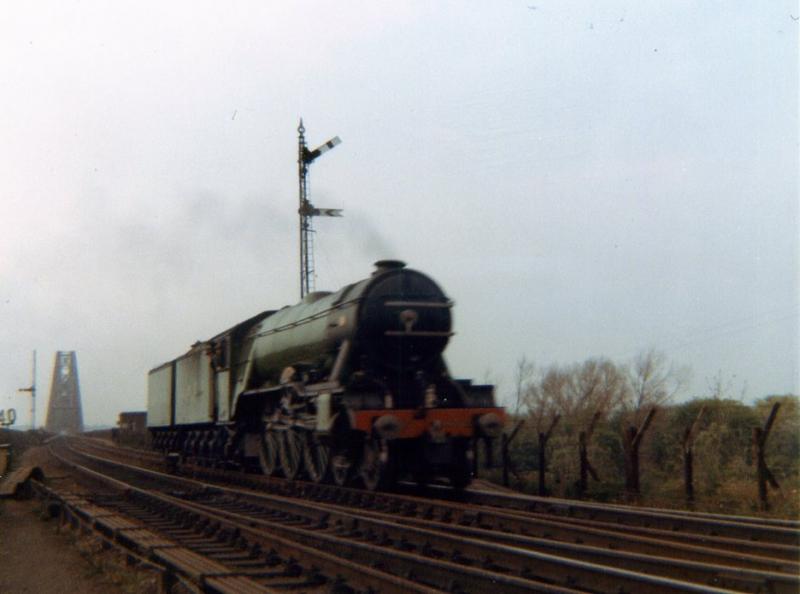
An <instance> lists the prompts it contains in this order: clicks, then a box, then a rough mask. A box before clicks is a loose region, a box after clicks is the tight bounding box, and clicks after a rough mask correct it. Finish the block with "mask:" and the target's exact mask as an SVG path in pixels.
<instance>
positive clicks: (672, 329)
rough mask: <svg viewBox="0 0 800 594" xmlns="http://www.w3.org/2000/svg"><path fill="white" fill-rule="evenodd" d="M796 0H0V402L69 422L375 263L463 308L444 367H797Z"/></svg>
mask: <svg viewBox="0 0 800 594" xmlns="http://www.w3.org/2000/svg"><path fill="white" fill-rule="evenodd" d="M798 17H800V9H798V5H797V2H787V1H783V0H774V1H772V2H765V3H762V2H750V3H742V2H696V1H691V2H689V1H675V2H655V1H638V2H617V1H609V2H563V1H559V2H555V1H549V0H522V1H513V2H512V1H509V2H464V1H462V2H404V1H399V2H398V1H394V2H363V3H356V2H341V1H339V2H263V1H257V2H255V1H254V2H198V1H192V2H163V1H162V2H143V1H141V0H137V1H136V2H113V3H109V2H91V1H79V2H64V1H58V2H56V1H52V2H47V1H43V2H36V1H31V2H8V3H6V4H5V6H4V9H3V18H2V19H0V84H2V91H0V205H2V217H1V218H0V325H1V326H2V332H0V353H2V357H0V408H6V407H9V406H15V407H16V408H17V409H18V411H19V420H18V423H20V424H27V423H28V422H29V415H28V412H27V409H28V403H27V400H26V398H27V397H26V396H24V395H22V394H17V392H16V390H17V388H19V387H22V386H25V385H28V384H29V382H30V353H31V351H32V350H33V349H38V352H39V364H40V368H39V375H38V382H39V390H40V395H41V396H43V398H41V399H40V406H39V421H40V422H43V421H44V418H45V415H44V413H45V410H46V396H47V395H49V389H50V378H51V373H52V368H53V357H54V353H55V351H56V350H76V351H77V353H78V366H79V374H80V381H81V388H82V396H83V406H84V418H85V421H86V422H87V423H105V422H113V421H114V420H115V419H116V415H117V413H118V412H119V411H120V410H136V409H143V408H144V407H145V391H146V389H145V385H146V384H145V379H146V373H147V371H148V369H150V368H151V367H153V366H155V365H157V364H159V363H161V362H163V361H166V360H167V359H170V358H174V357H175V356H177V355H179V354H181V353H182V352H184V351H185V350H186V349H187V348H188V346H189V345H190V344H191V343H192V342H194V341H195V340H197V339H204V338H208V337H209V336H211V335H213V334H216V333H217V332H219V331H221V330H223V329H225V328H227V327H229V326H231V325H233V324H235V323H237V322H239V321H241V320H243V319H245V318H247V317H249V316H251V315H253V314H255V313H257V312H259V311H261V310H264V309H272V308H277V307H280V306H282V305H285V304H290V303H294V302H295V301H297V299H298V293H299V290H298V285H299V281H298V278H297V277H298V254H297V166H296V158H297V152H296V151H297V146H296V144H297V131H296V128H297V124H298V119H299V118H300V117H301V116H302V117H303V118H304V121H305V124H306V128H307V137H308V140H309V144H311V145H313V146H316V145H318V144H320V143H322V142H324V141H325V140H327V139H328V138H330V137H331V136H334V135H339V136H340V137H341V138H342V141H343V143H342V144H341V145H340V146H338V147H336V149H335V150H333V151H331V152H330V153H328V154H326V155H325V156H324V157H322V158H320V159H319V161H317V162H315V163H314V165H313V167H312V169H311V178H310V189H311V199H312V201H313V202H314V203H315V205H316V206H319V207H338V208H343V209H344V215H345V216H344V218H342V219H325V220H322V219H318V220H316V222H315V226H316V229H317V231H318V232H317V238H316V240H317V241H316V255H317V259H316V261H317V269H318V278H317V288H319V289H336V288H339V287H340V286H342V285H344V284H346V283H349V282H352V281H354V280H357V279H360V278H363V277H364V276H366V275H367V274H369V272H370V271H371V269H372V263H373V262H374V261H375V260H378V259H381V258H386V257H395V258H399V259H402V260H405V261H406V262H407V263H408V264H409V266H412V267H414V268H416V269H419V270H422V271H424V272H427V273H429V274H430V275H431V276H432V277H433V278H434V279H436V280H437V281H438V282H439V283H440V284H441V285H442V287H443V288H444V290H445V291H446V292H447V293H448V295H449V296H450V297H451V298H452V299H453V300H454V301H455V303H456V308H455V310H454V314H455V330H456V331H457V335H456V337H455V338H454V339H453V341H452V343H451V345H450V347H449V349H448V353H447V358H448V361H449V363H450V365H451V367H452V369H453V371H454V373H455V374H457V375H458V376H461V377H471V378H476V379H478V380H484V379H486V378H487V377H489V378H492V379H494V380H496V381H499V385H500V393H501V395H506V394H507V393H508V392H509V391H510V390H511V384H512V377H513V368H514V364H515V362H516V361H517V360H518V359H519V358H520V357H521V356H522V355H527V357H528V358H529V359H532V360H534V361H535V362H536V364H537V365H539V366H540V367H546V366H548V365H551V364H554V363H560V364H567V363H573V362H579V361H583V360H585V359H587V358H589V357H597V356H606V357H610V358H612V359H613V360H615V361H618V362H621V363H624V362H626V361H629V360H631V358H632V357H634V356H635V355H636V354H637V353H639V352H641V351H643V350H645V349H650V348H655V349H658V350H660V351H663V352H664V353H665V355H666V356H667V357H668V358H669V360H670V361H671V362H673V363H674V364H675V365H676V366H688V367H689V368H690V369H691V371H692V376H691V378H692V379H691V382H690V383H689V384H688V385H687V388H686V390H685V392H684V393H682V394H681V398H690V397H693V396H698V395H703V394H707V393H708V391H709V386H710V384H711V383H712V382H713V379H714V378H716V377H721V378H723V379H724V381H725V382H726V384H727V385H729V386H730V390H731V394H730V395H732V396H737V397H738V396H740V395H742V394H743V395H744V398H745V399H747V400H752V399H755V398H759V397H762V396H764V395H766V394H772V393H787V392H794V393H798V392H800V380H799V379H798V318H799V314H798V230H799V228H798V163H799V159H798V24H799V23H798V21H797V18H798Z"/></svg>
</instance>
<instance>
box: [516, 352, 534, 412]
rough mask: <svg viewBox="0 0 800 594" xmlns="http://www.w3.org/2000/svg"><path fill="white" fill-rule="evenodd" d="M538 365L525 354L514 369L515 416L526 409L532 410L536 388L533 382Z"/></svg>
mask: <svg viewBox="0 0 800 594" xmlns="http://www.w3.org/2000/svg"><path fill="white" fill-rule="evenodd" d="M535 373H536V366H535V365H534V364H533V361H528V358H527V357H526V356H525V355H522V357H520V358H519V360H518V361H517V366H516V368H515V369H514V416H515V417H517V416H519V415H520V413H522V412H523V411H525V410H530V407H531V400H532V396H531V393H532V391H533V390H534V386H533V382H534V377H535Z"/></svg>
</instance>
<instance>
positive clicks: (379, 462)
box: [359, 437, 397, 491]
mask: <svg viewBox="0 0 800 594" xmlns="http://www.w3.org/2000/svg"><path fill="white" fill-rule="evenodd" d="M359 475H360V476H361V481H362V482H363V483H364V488H366V489H367V490H369V491H375V490H376V489H387V488H389V487H391V486H393V485H394V483H395V481H396V478H397V477H396V475H395V472H394V469H393V464H392V459H391V457H390V456H389V448H388V445H387V444H386V442H385V441H384V440H382V439H378V438H375V437H370V438H368V439H366V440H364V449H363V450H362V453H361V465H360V467H359Z"/></svg>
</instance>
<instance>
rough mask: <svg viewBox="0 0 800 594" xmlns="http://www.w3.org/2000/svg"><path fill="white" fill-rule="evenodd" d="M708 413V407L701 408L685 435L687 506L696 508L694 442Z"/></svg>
mask: <svg viewBox="0 0 800 594" xmlns="http://www.w3.org/2000/svg"><path fill="white" fill-rule="evenodd" d="M705 412H706V407H705V406H702V407H700V412H698V413H697V417H696V418H695V420H694V422H693V423H692V424H691V425H690V426H689V427H687V428H686V432H685V433H684V434H683V484H684V488H685V490H686V505H687V506H688V507H689V508H692V507H694V450H693V448H694V440H695V438H696V437H697V433H698V431H699V427H700V419H701V418H702V417H703V415H704V414H705Z"/></svg>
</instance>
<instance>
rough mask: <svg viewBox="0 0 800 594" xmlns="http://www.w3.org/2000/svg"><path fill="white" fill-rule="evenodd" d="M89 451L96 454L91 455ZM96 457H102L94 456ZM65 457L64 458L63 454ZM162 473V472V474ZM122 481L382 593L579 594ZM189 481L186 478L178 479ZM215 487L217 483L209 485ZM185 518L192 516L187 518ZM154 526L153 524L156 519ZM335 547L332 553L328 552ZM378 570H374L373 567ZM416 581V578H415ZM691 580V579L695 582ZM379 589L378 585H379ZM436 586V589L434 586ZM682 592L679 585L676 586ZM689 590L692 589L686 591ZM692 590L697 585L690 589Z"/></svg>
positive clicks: (139, 493) (134, 492) (133, 493)
mask: <svg viewBox="0 0 800 594" xmlns="http://www.w3.org/2000/svg"><path fill="white" fill-rule="evenodd" d="M82 455H83V456H87V457H91V455H89V454H82ZM94 458H96V457H94ZM61 459H62V460H63V457H61ZM98 460H99V462H100V463H106V464H109V465H115V466H117V468H118V469H121V470H122V471H123V472H130V473H132V474H140V475H148V478H149V479H150V480H170V481H172V482H175V481H174V479H175V477H172V476H170V475H164V474H161V473H157V472H155V471H152V470H146V469H143V468H139V467H131V466H128V465H125V464H123V463H121V462H112V461H110V460H102V459H98ZM64 462H65V463H67V464H69V465H70V466H71V467H73V468H74V469H75V470H76V471H78V472H81V473H83V474H86V475H88V476H91V477H93V478H94V479H96V480H100V481H102V480H104V479H105V478H106V477H107V475H105V474H103V473H100V472H98V471H95V470H92V469H90V468H88V467H86V466H83V465H81V464H78V463H75V462H71V461H68V460H64ZM157 475H161V476H157ZM111 481H115V482H116V483H117V484H120V483H121V484H124V485H126V487H125V490H126V492H127V494H128V496H129V497H133V498H135V499H136V500H138V501H145V502H148V503H149V504H150V505H152V506H155V507H159V506H161V507H164V506H168V507H170V508H172V509H173V510H180V511H181V512H182V513H184V514H190V515H193V516H194V518H193V519H192V520H191V522H192V523H196V522H198V521H201V520H200V518H205V519H207V520H208V521H210V522H213V523H214V524H216V525H222V526H224V528H225V529H226V530H227V531H230V532H234V533H236V534H237V535H239V536H240V537H242V538H245V539H247V540H248V541H249V542H257V543H259V544H260V545H261V546H262V547H264V548H265V549H267V550H268V549H269V547H271V546H272V547H275V548H279V547H280V548H282V549H287V548H289V549H291V548H292V547H294V549H295V551H294V552H293V554H292V555H293V556H295V557H297V556H301V557H303V556H306V557H307V556H309V555H310V554H311V552H313V554H315V555H317V557H319V556H321V557H322V558H326V557H327V558H328V563H327V567H326V569H329V570H330V571H335V569H336V563H337V562H338V563H340V564H344V565H345V566H346V565H347V564H350V565H352V566H353V567H354V568H358V569H360V570H362V571H364V572H367V571H372V572H375V573H378V574H381V575H382V576H383V579H384V580H386V579H388V578H391V580H393V582H391V587H390V586H389V585H387V584H383V585H382V586H381V587H378V588H375V591H378V592H387V593H388V592H412V591H414V592H431V591H439V590H445V591H455V592H476V593H483V592H488V591H491V590H493V589H494V590H497V589H499V590H500V591H502V592H509V593H510V594H513V593H517V592H519V593H523V592H541V593H542V594H577V592H578V590H574V589H573V588H568V587H562V586H559V585H556V584H546V583H540V582H537V581H535V580H532V579H526V578H524V577H517V576H512V575H504V574H502V573H497V572H493V571H489V570H486V569H483V568H480V567H470V566H464V565H459V564H457V563H454V562H451V561H447V560H441V559H435V558H428V557H427V556H425V555H424V554H415V553H411V552H406V551H403V550H397V549H387V548H386V547H385V546H379V545H377V544H372V543H369V542H359V541H356V540H353V539H352V538H345V537H341V536H336V535H334V534H329V533H325V532H319V531H309V530H308V529H303V528H299V527H298V526H296V525H293V524H296V521H295V522H294V523H292V522H290V523H288V524H287V523H279V522H266V521H260V520H257V519H254V518H246V517H238V516H237V514H231V513H230V512H225V511H224V510H220V509H216V508H213V507H208V506H202V505H199V504H197V503H195V502H192V501H187V500H185V499H182V498H179V497H175V496H171V495H167V494H164V493H156V492H155V491H152V490H146V489H143V488H140V487H137V486H134V485H132V484H130V483H126V482H124V481H121V480H120V479H115V478H111ZM178 481H186V479H178ZM205 487H206V488H207V490H208V489H214V488H215V487H213V486H211V485H206V486H205ZM184 521H186V519H185V517H184ZM149 525H152V523H150V524H149ZM298 551H299V552H298ZM323 551H330V552H323ZM315 563H316V564H320V560H319V558H315ZM373 567H374V568H377V569H371V568H373ZM409 580H411V581H409ZM412 582H415V583H416V588H414V589H408V584H409V583H412ZM690 585H691V584H690ZM373 588H374V587H373ZM432 589H433V590H432ZM673 591H678V590H673ZM683 591H687V590H683ZM688 591H692V590H688ZM694 591H697V592H726V591H725V590H716V589H711V590H709V589H699V590H694Z"/></svg>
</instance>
